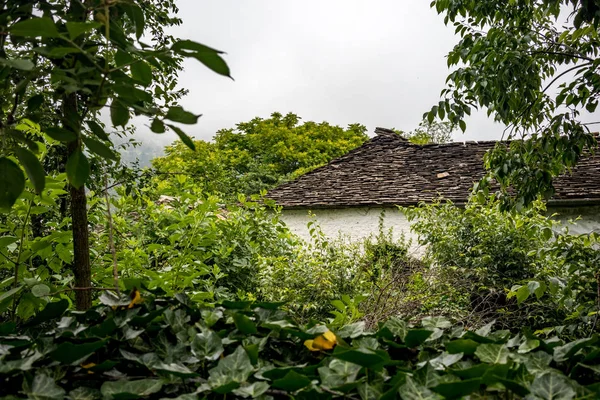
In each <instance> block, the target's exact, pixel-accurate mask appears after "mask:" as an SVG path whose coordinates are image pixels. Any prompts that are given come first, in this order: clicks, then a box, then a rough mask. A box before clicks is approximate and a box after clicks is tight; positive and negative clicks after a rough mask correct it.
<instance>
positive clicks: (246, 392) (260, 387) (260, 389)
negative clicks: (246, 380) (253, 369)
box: [233, 382, 269, 399]
mask: <svg viewBox="0 0 600 400" xmlns="http://www.w3.org/2000/svg"><path fill="white" fill-rule="evenodd" d="M267 390H269V384H268V383H267V382H254V383H252V384H250V385H245V386H242V387H240V388H239V389H236V390H234V391H233V394H235V395H237V396H241V397H244V398H246V397H252V398H253V399H254V398H256V397H259V396H260V395H262V394H264V393H265V392H266V391H267Z"/></svg>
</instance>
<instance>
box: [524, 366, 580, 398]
mask: <svg viewBox="0 0 600 400" xmlns="http://www.w3.org/2000/svg"><path fill="white" fill-rule="evenodd" d="M529 389H530V391H531V394H533V395H535V396H537V397H536V398H539V399H543V400H571V399H573V398H575V395H576V392H575V389H574V388H573V386H572V385H571V383H570V381H569V379H568V378H567V377H566V376H564V375H560V374H558V373H554V372H549V373H546V374H543V375H538V376H536V377H535V379H534V380H533V383H532V384H531V387H530V388H529Z"/></svg>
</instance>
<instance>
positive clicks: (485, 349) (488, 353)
mask: <svg viewBox="0 0 600 400" xmlns="http://www.w3.org/2000/svg"><path fill="white" fill-rule="evenodd" d="M509 354H510V352H509V351H508V349H507V348H506V346H505V345H503V344H489V343H485V344H481V345H479V347H477V350H476V351H475V355H476V356H477V357H479V359H480V360H481V362H485V363H490V364H506V363H507V362H508V356H509Z"/></svg>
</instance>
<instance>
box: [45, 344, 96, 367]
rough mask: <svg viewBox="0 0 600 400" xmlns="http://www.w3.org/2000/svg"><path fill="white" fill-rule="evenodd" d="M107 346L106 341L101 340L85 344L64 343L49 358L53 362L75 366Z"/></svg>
mask: <svg viewBox="0 0 600 400" xmlns="http://www.w3.org/2000/svg"><path fill="white" fill-rule="evenodd" d="M105 344H106V340H99V341H96V342H90V343H83V344H74V343H69V342H64V343H61V344H60V345H58V347H57V348H56V349H55V350H54V351H52V352H51V353H50V354H49V356H50V358H52V359H53V360H56V361H60V362H61V363H64V364H73V363H75V362H78V361H81V360H83V359H85V358H86V357H88V356H89V355H90V354H92V353H94V352H95V351H96V350H98V349H101V348H102V347H104V345H105Z"/></svg>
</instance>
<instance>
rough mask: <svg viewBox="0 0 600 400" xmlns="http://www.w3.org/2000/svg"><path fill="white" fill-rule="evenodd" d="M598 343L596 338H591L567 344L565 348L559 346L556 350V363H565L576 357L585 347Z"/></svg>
mask: <svg viewBox="0 0 600 400" xmlns="http://www.w3.org/2000/svg"><path fill="white" fill-rule="evenodd" d="M597 341H598V338H597V337H596V336H594V337H591V338H585V339H579V340H575V341H574V342H570V343H567V344H565V345H564V346H558V347H555V348H554V361H556V362H563V361H567V360H568V359H569V358H571V357H572V356H574V355H575V353H577V352H578V351H579V350H581V349H582V348H584V347H585V346H588V345H592V344H594V343H596V342H597Z"/></svg>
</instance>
